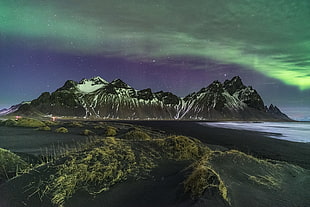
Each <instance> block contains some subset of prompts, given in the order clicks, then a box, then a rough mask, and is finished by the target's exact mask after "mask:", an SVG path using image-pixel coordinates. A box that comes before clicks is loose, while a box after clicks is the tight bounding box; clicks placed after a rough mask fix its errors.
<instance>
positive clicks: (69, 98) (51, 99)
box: [15, 76, 290, 121]
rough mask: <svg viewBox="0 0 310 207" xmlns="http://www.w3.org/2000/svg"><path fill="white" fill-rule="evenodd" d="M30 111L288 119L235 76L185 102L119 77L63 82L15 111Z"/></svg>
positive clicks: (107, 115) (124, 116)
mask: <svg viewBox="0 0 310 207" xmlns="http://www.w3.org/2000/svg"><path fill="white" fill-rule="evenodd" d="M30 112H32V113H35V114H45V115H50V114H52V115H55V116H73V117H87V118H103V119H171V120H174V119H185V120H275V121H276V120H290V119H289V118H288V117H287V116H286V115H285V114H283V113H282V112H281V111H280V110H279V109H278V108H277V107H276V106H273V105H271V106H270V107H266V106H265V105H264V102H263V100H262V98H261V97H260V95H259V94H258V93H257V91H256V90H254V89H253V88H252V87H251V86H245V85H244V84H243V83H242V80H241V78H240V77H238V76H236V77H234V78H232V79H231V80H226V81H225V82H224V83H220V82H219V81H214V82H213V83H212V84H210V85H209V86H208V87H205V88H202V89H201V90H200V91H198V92H195V93H192V94H189V95H188V96H186V97H184V98H180V97H178V96H176V95H174V94H172V93H170V92H163V91H159V92H156V93H154V92H153V91H152V90H151V89H150V88H147V89H143V90H136V89H134V88H132V87H131V86H129V85H128V84H126V83H125V82H123V81H122V80H120V79H116V80H114V81H112V82H110V83H109V82H108V81H106V80H104V79H102V78H101V77H94V78H91V79H83V80H81V81H80V82H75V81H72V80H68V81H66V83H65V84H64V85H63V86H62V87H61V88H59V89H57V90H56V91H55V92H53V93H48V92H44V93H42V94H41V95H40V96H39V97H38V98H37V99H35V100H33V101H32V102H31V103H30V104H29V105H25V106H24V105H23V106H21V107H20V108H19V110H18V111H17V112H15V113H16V114H18V113H20V114H24V113H28V114H29V113H30Z"/></svg>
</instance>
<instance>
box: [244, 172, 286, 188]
mask: <svg viewBox="0 0 310 207" xmlns="http://www.w3.org/2000/svg"><path fill="white" fill-rule="evenodd" d="M249 180H251V181H253V182H254V183H256V184H259V185H262V186H264V187H267V188H270V189H272V188H276V189H279V188H280V183H279V180H278V179H276V178H275V177H273V176H270V175H258V176H254V175H250V176H249Z"/></svg>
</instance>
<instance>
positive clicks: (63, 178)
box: [41, 128, 203, 206]
mask: <svg viewBox="0 0 310 207" xmlns="http://www.w3.org/2000/svg"><path fill="white" fill-rule="evenodd" d="M113 129H114V128H113ZM114 130H115V129H114ZM128 133H129V132H127V133H126V134H127V135H126V136H130V139H124V136H125V135H124V136H121V137H122V138H116V137H112V136H108V137H105V138H100V137H94V138H93V139H91V140H90V141H89V142H87V143H86V144H84V145H83V146H82V147H81V148H80V149H79V150H78V151H75V152H71V153H67V154H66V155H65V156H64V157H62V158H60V159H59V160H56V161H54V164H51V166H50V167H52V168H54V169H56V174H55V175H54V176H52V177H51V178H50V180H48V181H47V182H45V183H48V184H47V185H46V186H42V187H41V189H49V190H48V191H46V192H44V193H45V194H47V196H48V197H51V202H52V203H53V204H54V205H56V206H63V205H64V203H65V202H66V200H68V199H69V198H71V197H72V196H73V195H74V194H75V193H76V192H78V191H84V192H86V193H88V194H89V195H96V194H98V193H102V192H104V191H107V190H109V188H110V187H112V186H113V185H114V184H116V183H119V182H122V181H125V180H127V179H128V178H132V179H141V178H147V177H149V173H150V172H151V170H152V169H154V168H155V167H156V166H157V165H158V163H159V162H160V160H165V159H167V158H168V159H171V160H176V161H177V160H178V161H179V160H180V161H181V160H194V159H198V158H199V156H200V157H201V156H202V155H203V154H202V152H203V150H202V149H201V148H202V147H203V146H202V145H201V143H200V142H199V141H196V140H195V141H193V142H191V141H189V140H191V139H190V138H187V137H166V138H162V139H160V140H159V139H152V138H151V137H150V136H149V135H147V133H145V132H143V131H142V130H133V131H130V133H129V135H128ZM175 139H177V140H175ZM188 139H189V140H188ZM137 140H139V141H140V140H143V142H137ZM186 144H188V146H187V145H186ZM195 144H196V145H198V146H196V147H194V146H193V145H195ZM182 150H184V153H185V155H184V156H181V153H182Z"/></svg>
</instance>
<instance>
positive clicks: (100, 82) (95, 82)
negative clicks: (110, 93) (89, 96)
mask: <svg viewBox="0 0 310 207" xmlns="http://www.w3.org/2000/svg"><path fill="white" fill-rule="evenodd" d="M108 83H109V82H108V81H106V80H104V79H102V78H101V77H99V76H97V77H93V78H91V79H83V80H82V81H81V82H80V83H79V84H78V85H77V88H78V89H79V90H80V91H81V92H82V93H91V92H94V91H96V90H98V89H99V88H102V87H103V86H106V85H107V84H108Z"/></svg>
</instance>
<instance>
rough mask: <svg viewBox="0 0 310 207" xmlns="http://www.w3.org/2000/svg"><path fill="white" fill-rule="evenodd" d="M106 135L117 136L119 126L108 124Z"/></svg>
mask: <svg viewBox="0 0 310 207" xmlns="http://www.w3.org/2000/svg"><path fill="white" fill-rule="evenodd" d="M105 135H106V136H111V137H113V136H116V135H117V128H116V127H113V126H107V127H106V131H105Z"/></svg>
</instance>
